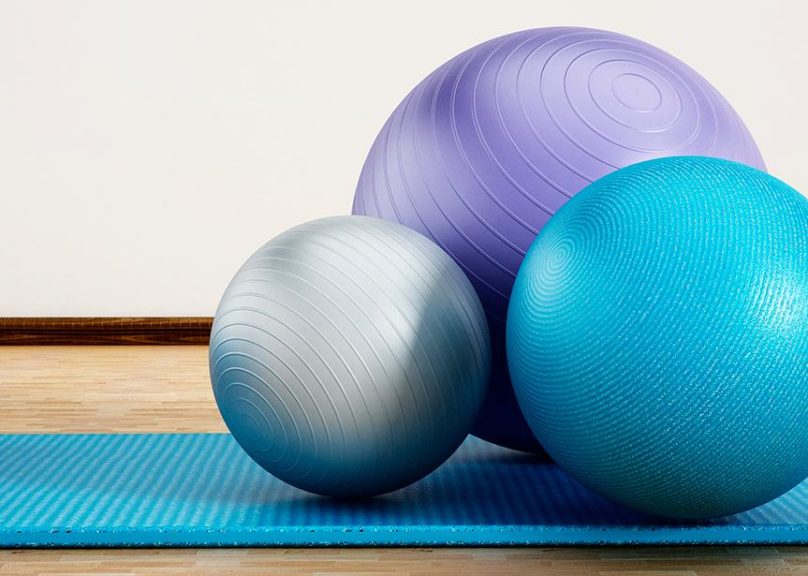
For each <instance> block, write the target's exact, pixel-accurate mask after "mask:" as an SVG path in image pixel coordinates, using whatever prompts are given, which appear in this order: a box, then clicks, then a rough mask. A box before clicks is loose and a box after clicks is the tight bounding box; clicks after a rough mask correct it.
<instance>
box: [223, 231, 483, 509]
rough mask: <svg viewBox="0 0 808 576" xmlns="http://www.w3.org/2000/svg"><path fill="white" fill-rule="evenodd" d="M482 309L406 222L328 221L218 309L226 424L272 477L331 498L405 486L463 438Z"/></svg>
mask: <svg viewBox="0 0 808 576" xmlns="http://www.w3.org/2000/svg"><path fill="white" fill-rule="evenodd" d="M489 365H490V345H489V338H488V331H487V327H486V324H485V317H484V315H483V311H482V307H481V305H480V302H479V299H478V298H477V295H476V294H475V293H474V289H473V288H472V286H471V284H470V283H469V281H468V279H467V278H466V277H465V275H464V274H463V272H462V271H461V270H460V268H458V266H457V265H456V264H455V263H454V262H453V261H452V259H451V258H449V257H448V256H447V255H446V254H445V253H444V252H443V251H442V250H441V249H440V248H438V246H436V245H435V244H434V243H433V242H431V241H430V240H428V239H427V238H425V237H423V236H421V235H420V234H418V233H416V232H413V231H412V230H410V229H408V228H404V227H403V226H400V225H398V224H393V223H390V222H384V221H382V220H378V219H375V218H366V217H361V216H342V217H334V218H325V219H322V220H316V221H313V222H308V223H306V224H302V225H300V226H297V227H295V228H293V229H291V230H289V231H287V232H285V233H283V234H281V235H280V236H277V237H276V238H274V239H272V240H270V241H269V242H267V243H266V244H265V245H264V246H263V247H262V248H260V249H259V250H258V251H257V252H256V253H255V254H253V255H252V256H251V257H250V258H249V259H248V260H247V262H246V263H245V264H244V265H243V266H242V268H241V269H240V270H239V271H238V273H237V274H236V275H235V277H234V278H233V280H232V282H231V283H230V285H229V286H228V288H227V290H226V292H225V294H224V296H223V297H222V300H221V303H220V305H219V308H218V310H217V312H216V317H215V321H214V324H213V329H212V333H211V340H210V374H211V381H212V383H213V391H214V394H215V397H216V402H217V404H218V406H219V409H220V410H221V413H222V416H223V418H224V421H225V423H226V424H227V426H228V428H229V429H230V431H231V433H232V434H233V436H234V437H235V439H236V440H237V441H238V443H239V444H240V445H241V446H242V447H243V448H244V450H245V451H246V452H247V453H248V454H249V455H250V456H251V457H252V458H253V459H254V460H255V461H256V462H258V464H260V465H261V466H263V467H264V468H265V469H266V470H267V471H269V472H270V473H272V474H274V475H275V476H277V477H278V478H280V479H282V480H284V481H286V482H288V483H289V484H292V485H294V486H296V487H298V488H302V489H304V490H308V491H310V492H314V493H318V494H323V495H328V496H335V497H360V496H372V495H375V494H381V493H384V492H389V491H392V490H396V489H398V488H402V487H404V486H406V485H407V484H410V483H411V482H414V481H416V480H418V479H419V478H421V477H423V476H425V475H426V474H428V473H429V472H431V471H432V470H434V469H435V468H436V467H437V466H439V465H440V464H441V463H442V462H443V461H444V460H446V459H447V458H448V457H449V456H450V455H451V454H452V453H453V452H454V451H455V449H457V447H458V446H459V445H460V444H461V442H462V441H463V439H464V438H465V437H466V435H467V434H468V432H469V430H470V428H471V425H472V422H473V421H474V418H475V417H476V416H477V414H478V411H479V408H480V406H481V403H482V400H483V397H484V394H485V388H486V386H487V382H488V370H489Z"/></svg>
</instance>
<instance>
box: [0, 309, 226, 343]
mask: <svg viewBox="0 0 808 576" xmlns="http://www.w3.org/2000/svg"><path fill="white" fill-rule="evenodd" d="M212 323H213V318H210V317H204V316H202V317H143V318H136V317H115V318H112V317H96V318H90V317H74V318H67V317H65V318H0V345H43V344H61V345H81V344H207V343H208V339H209V337H210V327H211V324H212Z"/></svg>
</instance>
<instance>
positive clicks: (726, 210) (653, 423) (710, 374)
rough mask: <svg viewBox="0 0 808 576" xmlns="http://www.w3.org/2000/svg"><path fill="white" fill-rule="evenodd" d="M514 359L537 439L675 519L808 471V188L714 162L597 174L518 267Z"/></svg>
mask: <svg viewBox="0 0 808 576" xmlns="http://www.w3.org/2000/svg"><path fill="white" fill-rule="evenodd" d="M508 360H509V363H510V368H511V375H512V376H513V383H514V388H515V390H516V395H517V397H518V399H519V403H520V406H521V407H522V410H523V412H524V414H525V416H526V418H527V421H528V422H529V423H530V426H531V427H532V429H533V431H534V432H535V434H536V437H537V438H538V439H539V440H540V441H541V442H542V445H543V446H544V447H545V448H546V449H547V451H548V452H549V454H550V455H551V456H552V457H553V459H555V461H556V462H558V464H559V465H560V466H561V467H562V468H564V469H565V470H566V471H567V472H569V473H570V474H571V475H572V476H573V477H574V478H576V479H577V480H579V481H580V482H581V483H583V484H585V485H586V486H589V487H590V488H592V489H594V490H595V491H597V492H599V493H601V494H602V495H604V496H606V497H608V498H610V499H612V500H614V501H616V502H619V503H621V504H623V505H625V506H629V507H632V508H636V509H639V510H642V511H645V512H649V513H652V514H657V515H662V516H670V517H678V518H705V517H714V516H723V515H727V514H733V513H736V512H740V511H743V510H747V509H749V508H753V507H755V506H758V505H760V504H763V503H765V502H767V501H769V500H771V499H773V498H775V497H777V496H779V495H780V494H783V493H784V492H786V491H787V490H789V489H791V488H792V487H794V486H795V485H797V484H798V483H799V482H801V481H802V480H803V479H805V477H806V476H808V458H806V454H808V199H806V198H804V197H802V196H801V195H800V194H799V193H798V192H796V191H795V190H794V189H792V188H790V187H789V186H788V185H786V184H784V183H783V182H781V181H780V180H778V179H776V178H774V177H773V176H769V175H768V174H766V173H764V172H761V171H759V170H756V169H754V168H750V167H748V166H744V165H742V164H738V163H735V162H728V161H725V160H718V159H715V158H698V157H683V158H665V159H660V160H652V161H649V162H643V163H641V164H636V165H634V166H630V167H628V168H624V169H622V170H620V171H617V172H615V173H613V174H610V175H609V176H606V177H605V178H603V179H601V180H599V181H598V182H595V183H594V184H592V185H591V186H589V187H588V188H586V189H585V190H583V191H582V192H581V193H580V194H578V195H577V196H576V197H575V198H573V199H572V200H570V201H569V202H568V203H567V204H566V205H565V206H564V207H563V208H561V210H559V212H558V213H557V214H556V215H555V216H554V217H553V219H552V220H550V222H549V223H548V224H547V225H546V226H545V227H544V230H542V232H541V234H539V236H538V238H537V239H536V241H535V243H534V244H533V245H532V246H531V248H530V251H529V252H528V254H527V257H526V258H525V261H524V263H523V264H522V267H521V269H520V270H519V275H518V277H517V279H516V284H515V285H514V289H513V295H512V298H511V307H510V310H509V312H508Z"/></svg>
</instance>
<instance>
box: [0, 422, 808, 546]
mask: <svg viewBox="0 0 808 576" xmlns="http://www.w3.org/2000/svg"><path fill="white" fill-rule="evenodd" d="M637 543H649V544H654V543H682V544H685V543H710V544H712V543H715V544H726V543H777V544H783V543H808V482H806V483H803V484H802V485H800V486H798V487H797V488H795V489H794V490H792V491H791V492H789V493H788V494H786V495H785V496H783V497H781V498H779V499H778V500H776V501H774V502H771V503H769V504H767V505H765V506H762V507H760V508H757V509H755V510H752V511H750V512H747V513H745V514H741V515H738V516H732V517H727V518H723V519H720V520H716V521H713V522H709V523H700V524H682V523H679V524H670V523H667V522H666V521H660V520H659V519H655V518H650V517H647V516H642V515H640V514H637V513H634V512H631V511H628V510H625V509H623V508H620V507H618V506H614V505H611V504H609V503H608V502H606V501H605V500H603V499H602V498H600V497H598V496H597V495H595V494H593V493H592V492H590V491H588V490H586V489H585V488H583V487H581V486H580V485H578V484H576V483H575V482H574V481H572V480H571V479H569V477H567V476H566V475H565V474H563V473H562V472H561V471H560V470H559V469H558V468H557V467H555V466H554V465H549V464H541V463H537V462H536V461H534V460H532V459H531V458H529V457H526V456H523V455H521V454H519V453H516V452H511V451H509V450H505V449H503V448H498V447H496V446H493V445H491V444H487V443H485V442H483V441H481V440H477V439H474V438H470V439H469V440H467V441H466V443H465V444H464V445H463V446H462V447H461V448H460V450H459V451H458V452H457V453H456V454H455V455H454V456H453V457H452V459H451V460H450V461H449V462H448V463H447V464H446V465H444V466H442V467H441V468H440V469H439V470H438V471H437V472H435V473H434V474H432V475H431V476H429V477H428V478H426V479H425V480H422V481H421V482H419V483H417V484H415V485H413V486H410V487H409V488H406V489H404V490H400V491H398V492H395V493H393V494H390V495H387V496H384V497H380V498H376V499H373V500H369V501H356V502H338V501H332V500H328V499H324V498H320V497H317V496H310V495H308V494H306V493H304V492H301V491H298V490H296V489H294V488H291V487H289V486H286V485H285V484H283V483H281V482H280V481H278V480H276V479H274V478H273V477H271V476H270V475H269V474H267V473H266V472H264V471H263V470H262V469H261V468H259V467H258V466H257V465H256V464H254V463H253V462H252V460H250V459H249V458H248V457H247V456H246V455H245V454H244V453H243V452H242V451H241V449H240V448H239V447H238V446H237V445H236V443H235V442H234V441H233V439H232V438H231V437H230V436H229V435H226V434H121V435H0V546H4V547H8V546H317V545H326V546H328V545H333V546H339V545H352V546H357V545H358V546H362V545H393V546H395V545H423V546H426V545H438V546H440V545H495V544H503V545H511V544H512V545H519V544H637Z"/></svg>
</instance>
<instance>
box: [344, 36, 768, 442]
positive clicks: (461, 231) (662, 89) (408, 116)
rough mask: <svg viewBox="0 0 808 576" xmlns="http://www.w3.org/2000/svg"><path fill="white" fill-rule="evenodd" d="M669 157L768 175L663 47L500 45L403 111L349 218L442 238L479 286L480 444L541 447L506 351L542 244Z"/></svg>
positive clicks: (743, 135) (708, 89)
mask: <svg viewBox="0 0 808 576" xmlns="http://www.w3.org/2000/svg"><path fill="white" fill-rule="evenodd" d="M673 155H702V156H715V157H721V158H726V159H731V160H736V161H738V162H742V163H745V164H749V165H752V166H755V167H757V168H761V169H763V168H764V165H763V160H762V159H761V156H760V153H759V152H758V149H757V147H756V146H755V143H754V142H753V141H752V138H751V136H750V135H749V132H748V131H747V130H746V128H745V127H744V125H743V123H742V122H741V120H740V118H739V117H738V115H737V114H736V113H735V111H734V110H733V109H732V108H731V107H730V105H729V104H728V103H727V101H726V100H724V98H722V97H721V95H720V94H719V93H718V92H717V91H716V90H715V89H714V88H713V87H712V86H711V85H710V84H709V83H707V81H705V80H704V78H702V77H701V76H700V75H698V74H697V73H696V72H695V71H693V70H692V69H691V68H689V67H688V66H687V65H685V64H684V63H682V62H681V61H679V60H677V59H676V58H674V57H672V56H670V55H669V54H667V53H665V52H663V51H661V50H659V49H657V48H655V47H653V46H650V45H648V44H646V43H644V42H641V41H639V40H635V39H633V38H629V37H627V36H622V35H620V34H614V33H611V32H605V31H601V30H592V29H584V28H543V29H536V30H527V31H523V32H517V33H515V34H510V35H507V36H502V37H500V38H495V39H493V40H490V41H488V42H485V43H483V44H480V45H479V46H476V47H474V48H471V49H470V50H467V51H466V52H463V53H462V54H460V55H459V56H457V57H455V58H453V59H452V60H450V61H448V62H447V63H445V64H444V65H442V66H441V67H439V68H438V69H437V70H435V71H434V72H433V73H432V74H430V75H429V76H428V77H427V78H426V79H425V80H423V81H422V82H421V83H420V84H418V86H416V87H415V89H413V91H412V92H410V94H409V95H408V96H407V97H406V98H405V99H404V100H403V102H401V104H400V105H399V106H398V108H396V110H395V111H394V112H393V114H392V116H391V117H390V118H389V120H388V121H387V123H386V124H385V125H384V127H383V128H382V130H381V132H380V133H379V135H378V137H377V138H376V140H375V142H374V143H373V146H372V148H371V150H370V153H369V155H368V158H367V160H366V162H365V165H364V168H363V170H362V173H361V176H360V178H359V183H358V186H357V190H356V196H355V199H354V204H353V211H354V213H356V214H366V215H370V216H377V217H380V218H384V219H387V220H392V221H396V222H400V223H402V224H405V225H406V226H409V227H411V228H413V229H415V230H417V231H419V232H421V233H423V234H425V235H426V236H428V237H430V238H432V239H433V240H435V242H436V243H437V244H439V245H440V246H441V247H442V248H443V249H444V250H446V251H447V252H448V253H449V254H450V255H451V256H452V258H454V259H455V261H456V262H457V263H458V264H459V265H460V266H461V268H462V269H463V270H464V271H465V273H466V274H467V275H468V277H469V279H470V280H471V282H472V284H473V285H474V287H475V289H476V290H477V293H478V294H479V296H480V299H481V301H482V304H483V308H484V309H485V312H486V316H487V319H488V322H489V329H490V333H491V342H492V371H491V386H490V388H489V392H488V396H487V398H486V401H485V403H484V407H483V409H482V411H481V413H480V417H479V418H478V420H477V422H476V423H475V426H474V428H473V430H472V432H473V433H474V434H476V435H477V436H480V437H481V438H484V439H486V440H490V441H492V442H496V443H498V444H502V445H504V446H508V447H511V448H517V449H522V450H530V451H536V452H538V451H540V450H541V448H540V446H539V445H538V443H537V442H536V440H535V438H534V437H533V435H532V434H531V432H530V430H529V428H528V426H527V424H526V422H525V420H524V418H523V417H522V415H521V413H520V411H519V409H518V406H517V403H516V400H515V398H514V395H513V390H512V387H511V384H510V381H509V376H508V372H507V366H506V360H505V341H504V340H505V339H504V334H505V317H506V312H507V308H508V300H509V297H510V293H511V288H512V286H513V282H514V278H515V276H516V272H517V270H518V269H519V265H520V263H521V262H522V259H523V257H524V255H525V252H526V251H527V249H528V247H529V246H530V243H531V242H532V241H533V240H534V238H535V237H536V234H537V233H538V232H539V231H540V230H541V229H542V227H543V226H544V225H545V223H546V222H547V221H548V220H549V219H550V217H551V216H552V215H553V214H554V213H555V212H556V210H558V209H559V208H560V207H561V206H562V205H563V204H564V203H565V202H566V201H567V200H568V199H569V198H570V197H572V196H573V195H574V194H575V193H577V192H578V191H579V190H581V189H582V188H584V187H585V186H587V185H588V184H590V183H591V182H593V181H595V180H597V179H598V178H600V177H602V176H605V175H606V174H609V173H610V172H612V171H614V170H616V169H618V168H622V167H624V166H627V165H630V164H634V163H636V162H640V161H644V160H649V159H653V158H658V157H662V156H673Z"/></svg>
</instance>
